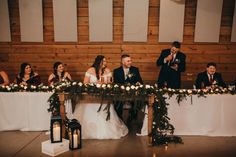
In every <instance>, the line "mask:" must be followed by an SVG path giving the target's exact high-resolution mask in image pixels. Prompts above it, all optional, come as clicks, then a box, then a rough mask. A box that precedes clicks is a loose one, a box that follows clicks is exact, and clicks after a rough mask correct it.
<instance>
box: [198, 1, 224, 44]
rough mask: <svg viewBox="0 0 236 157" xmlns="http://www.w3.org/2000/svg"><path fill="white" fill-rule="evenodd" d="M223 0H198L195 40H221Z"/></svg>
mask: <svg viewBox="0 0 236 157" xmlns="http://www.w3.org/2000/svg"><path fill="white" fill-rule="evenodd" d="M222 6H223V0H198V3H197V15H196V26H195V36H194V41H195V42H219V37H220V24H221V23H220V21H221V12H222Z"/></svg>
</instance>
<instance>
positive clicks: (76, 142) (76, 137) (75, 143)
mask: <svg viewBox="0 0 236 157" xmlns="http://www.w3.org/2000/svg"><path fill="white" fill-rule="evenodd" d="M73 140H74V142H73V145H74V148H77V147H78V135H77V134H73Z"/></svg>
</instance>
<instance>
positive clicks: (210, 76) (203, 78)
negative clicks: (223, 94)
mask: <svg viewBox="0 0 236 157" xmlns="http://www.w3.org/2000/svg"><path fill="white" fill-rule="evenodd" d="M195 85H196V88H198V89H200V88H208V87H209V88H210V87H214V86H215V85H218V86H221V87H226V84H225V82H224V81H223V79H222V77H221V74H220V73H217V72H216V63H213V62H210V63H208V64H207V67H206V71H204V72H201V73H199V74H198V75H197V79H196V83H195Z"/></svg>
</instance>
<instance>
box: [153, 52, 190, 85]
mask: <svg viewBox="0 0 236 157" xmlns="http://www.w3.org/2000/svg"><path fill="white" fill-rule="evenodd" d="M170 54H171V51H170V49H165V50H163V51H162V52H161V55H160V57H159V58H158V59H157V62H156V64H157V66H162V67H161V70H160V73H159V77H158V81H157V83H158V86H159V88H163V87H164V84H165V82H166V83H167V87H169V88H175V89H178V88H180V86H181V84H180V83H181V72H184V71H185V59H186V56H185V54H184V53H182V52H177V53H176V56H175V58H174V60H173V61H172V62H170V61H167V62H164V59H165V58H166V57H167V56H168V55H170ZM174 64H177V65H178V68H177V71H176V70H174V69H173V68H171V66H173V65H174Z"/></svg>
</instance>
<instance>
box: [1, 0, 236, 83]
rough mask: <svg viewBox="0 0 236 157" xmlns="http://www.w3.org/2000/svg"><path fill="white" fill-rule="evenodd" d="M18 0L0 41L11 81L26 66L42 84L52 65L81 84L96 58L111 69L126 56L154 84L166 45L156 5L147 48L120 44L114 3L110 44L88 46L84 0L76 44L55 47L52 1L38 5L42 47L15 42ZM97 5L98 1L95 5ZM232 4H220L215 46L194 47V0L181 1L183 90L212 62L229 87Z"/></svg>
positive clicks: (119, 1)
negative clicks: (62, 67)
mask: <svg viewBox="0 0 236 157" xmlns="http://www.w3.org/2000/svg"><path fill="white" fill-rule="evenodd" d="M18 1H19V0H10V1H8V3H9V14H10V24H11V37H12V42H10V43H6V42H0V69H1V70H5V71H6V72H7V73H8V74H9V76H10V79H11V81H13V80H14V78H15V76H16V74H17V73H18V72H19V66H20V64H21V63H22V62H25V61H27V62H30V63H31V64H32V66H33V68H34V70H35V71H37V72H38V73H39V74H40V76H41V78H42V80H43V82H44V83H47V77H48V75H49V74H50V73H51V72H52V65H53V63H54V62H55V61H62V62H64V63H65V64H66V69H67V70H68V72H70V74H71V75H72V77H73V79H74V80H80V81H81V80H83V77H84V73H85V71H86V70H87V69H88V67H90V66H91V64H92V62H93V61H94V58H95V57H96V55H98V54H103V55H105V56H106V58H107V64H108V67H109V68H110V69H111V70H113V69H114V68H117V67H118V66H120V56H121V54H122V53H123V52H124V51H125V52H127V53H129V54H130V55H131V57H132V60H133V65H134V66H137V67H139V69H140V72H141V76H142V77H143V80H144V81H145V82H147V83H154V82H155V81H156V79H157V76H158V73H159V70H160V68H159V67H156V65H155V62H156V59H157V58H158V57H159V55H160V52H161V50H162V49H165V48H169V47H170V45H169V43H160V42H159V41H158V36H159V16H160V0H149V14H148V15H149V16H148V36H147V39H148V40H147V42H146V43H137V42H128V43H127V42H123V32H124V31H123V26H124V24H123V22H124V0H113V25H112V27H113V40H112V41H113V42H112V43H107V42H99V43H98V42H97V43H94V42H89V18H88V15H89V14H88V13H89V8H88V0H77V3H78V6H77V19H78V42H73V43H71V42H70V43H68V42H60V43H58V42H55V41H54V23H53V0H43V26H44V42H42V43H35V42H27V43H25V42H21V41H20V18H19V5H18ZM97 1H100V0H97ZM234 6H235V0H225V1H224V3H223V9H222V17H221V27H220V30H221V31H220V41H219V42H218V43H205V42H204V43H195V42H194V31H195V19H196V10H197V0H186V1H185V17H184V32H183V36H184V38H183V42H182V47H181V49H182V51H183V52H184V53H185V54H186V56H187V60H186V61H187V65H186V72H184V73H183V74H182V81H183V85H184V87H192V84H193V82H194V80H195V78H196V75H197V73H199V72H201V71H203V70H205V66H206V64H207V62H209V61H214V62H216V63H217V71H218V72H221V73H222V76H223V78H224V80H225V81H226V82H227V83H232V82H233V81H234V79H235V77H236V76H235V75H236V45H235V43H232V42H230V38H231V31H232V23H233V14H234Z"/></svg>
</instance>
